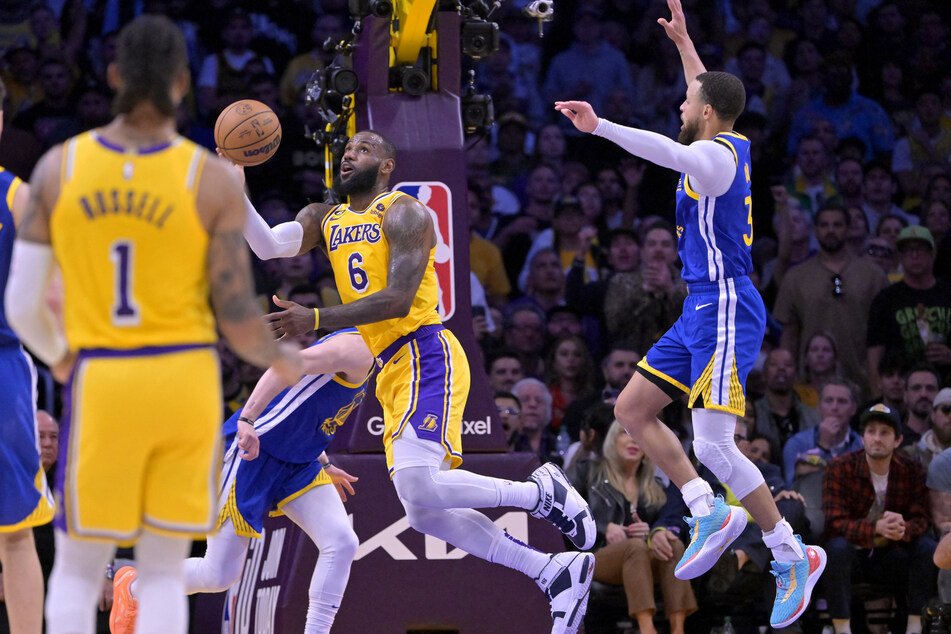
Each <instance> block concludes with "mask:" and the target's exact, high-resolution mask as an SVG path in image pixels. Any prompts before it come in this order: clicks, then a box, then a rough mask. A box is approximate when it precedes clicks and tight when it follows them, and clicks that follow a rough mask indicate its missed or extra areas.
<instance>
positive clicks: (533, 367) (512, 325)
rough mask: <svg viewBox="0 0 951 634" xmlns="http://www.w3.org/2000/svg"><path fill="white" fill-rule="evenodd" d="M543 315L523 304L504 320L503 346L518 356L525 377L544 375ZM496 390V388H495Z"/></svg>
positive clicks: (542, 312)
mask: <svg viewBox="0 0 951 634" xmlns="http://www.w3.org/2000/svg"><path fill="white" fill-rule="evenodd" d="M545 330H546V327H545V313H544V311H542V310H540V309H539V308H538V307H537V306H535V305H533V304H527V303H523V304H521V305H518V306H514V307H512V308H510V310H509V311H508V313H507V318H506V320H505V334H504V338H505V345H506V347H507V348H509V349H510V350H512V351H513V352H515V354H517V355H518V359H519V362H520V365H521V367H522V372H523V373H524V374H525V375H526V376H532V377H539V376H542V375H543V374H544V371H545V362H544V360H543V358H542V349H543V348H544V346H545ZM496 389H498V388H496Z"/></svg>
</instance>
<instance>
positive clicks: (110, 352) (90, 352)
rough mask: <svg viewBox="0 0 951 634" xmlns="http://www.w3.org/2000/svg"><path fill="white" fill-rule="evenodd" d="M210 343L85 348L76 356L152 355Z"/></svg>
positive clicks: (170, 352)
mask: <svg viewBox="0 0 951 634" xmlns="http://www.w3.org/2000/svg"><path fill="white" fill-rule="evenodd" d="M211 347H212V345H211V344H210V343H183V344H178V345H173V346H144V347H142V348H129V349H121V348H84V349H83V350H80V351H79V355H78V356H77V358H76V362H77V363H78V362H79V360H80V359H101V358H104V357H151V356H155V355H158V354H173V353H175V352H185V351H187V350H200V349H202V348H211Z"/></svg>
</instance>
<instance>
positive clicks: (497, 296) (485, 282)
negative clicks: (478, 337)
mask: <svg viewBox="0 0 951 634" xmlns="http://www.w3.org/2000/svg"><path fill="white" fill-rule="evenodd" d="M468 195H469V226H470V227H471V230H470V231H469V267H470V269H471V270H472V272H473V273H475V275H476V277H477V278H479V283H480V284H482V287H483V288H484V289H485V292H486V297H487V299H488V300H489V304H490V305H492V306H502V305H503V304H505V298H506V297H507V296H508V294H509V293H511V292H512V286H511V284H509V278H508V275H507V274H506V273H505V265H504V264H502V252H501V251H499V248H498V247H497V246H495V245H494V244H492V243H491V242H489V241H488V240H486V239H485V238H483V237H482V236H480V235H479V234H478V232H477V231H476V230H475V227H476V226H478V225H479V224H480V223H481V222H482V218H483V215H485V216H488V215H489V207H490V206H491V200H490V199H489V194H488V192H486V191H485V190H483V189H482V186H481V185H479V184H477V183H476V182H475V181H469V191H468Z"/></svg>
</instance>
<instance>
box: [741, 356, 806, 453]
mask: <svg viewBox="0 0 951 634" xmlns="http://www.w3.org/2000/svg"><path fill="white" fill-rule="evenodd" d="M763 375H764V379H765V381H766V393H765V394H764V395H763V397H762V398H761V399H759V400H757V401H755V402H754V403H753V405H754V407H755V408H756V433H757V434H759V435H761V436H763V437H765V438H766V439H768V440H769V445H770V453H771V455H772V456H773V457H774V458H775V459H776V463H777V464H778V463H779V459H780V457H781V456H782V455H783V446H785V445H786V441H788V440H789V439H790V437H792V436H793V435H794V434H796V433H798V432H800V431H802V430H804V429H809V428H811V427H815V426H816V425H818V424H819V414H818V412H816V410H815V409H813V408H812V407H809V406H808V405H805V404H804V403H803V402H802V400H800V398H799V395H798V394H796V390H794V389H793V386H794V385H795V383H796V360H795V358H794V357H793V355H792V353H791V352H789V351H788V350H784V349H783V348H776V349H775V350H772V351H770V353H769V354H768V355H767V356H766V363H765V364H764V365H763Z"/></svg>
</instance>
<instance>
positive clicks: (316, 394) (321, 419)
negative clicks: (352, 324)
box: [224, 328, 366, 463]
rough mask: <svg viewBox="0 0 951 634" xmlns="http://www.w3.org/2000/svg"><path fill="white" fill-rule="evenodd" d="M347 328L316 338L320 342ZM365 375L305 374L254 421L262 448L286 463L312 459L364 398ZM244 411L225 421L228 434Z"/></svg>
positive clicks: (350, 330) (319, 452)
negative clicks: (351, 380)
mask: <svg viewBox="0 0 951 634" xmlns="http://www.w3.org/2000/svg"><path fill="white" fill-rule="evenodd" d="M344 332H356V329H353V328H348V329H346V330H340V331H338V332H335V333H331V334H329V335H327V336H326V337H323V338H321V339H319V340H318V341H317V343H315V344H314V345H315V346H316V345H320V343H321V342H323V341H327V340H328V339H330V338H332V337H336V336H338V335H340V334H341V333H344ZM365 393H366V377H364V380H363V381H361V382H360V383H348V382H346V381H344V380H343V379H342V378H340V377H339V376H337V375H335V374H314V375H305V376H304V377H303V378H301V380H300V381H298V382H297V383H296V384H295V385H293V386H291V387H289V388H287V389H286V390H284V391H282V392H281V393H280V394H278V395H277V396H276V397H274V399H272V400H271V402H270V403H268V405H267V407H265V409H264V411H263V412H261V415H260V416H258V418H257V420H256V421H255V423H254V429H255V430H256V431H257V433H258V438H259V439H260V443H261V451H262V452H263V453H266V454H268V455H269V456H272V457H274V458H278V459H280V460H283V461H284V462H294V463H309V462H313V461H314V460H316V459H317V456H319V455H320V454H321V453H322V452H323V451H324V450H325V449H326V448H327V446H328V445H329V444H330V441H331V439H332V438H333V435H334V432H336V431H337V428H338V427H339V426H340V425H343V424H344V422H346V420H347V418H348V417H349V416H350V414H351V413H352V412H354V411H355V410H356V409H357V407H358V406H359V405H360V403H361V401H363V396H364V394H365ZM239 416H241V411H240V410H239V411H238V412H235V414H234V415H233V416H232V417H231V418H229V419H228V421H227V422H226V423H225V427H224V434H225V437H228V436H231V435H233V434H234V433H236V430H237V425H238V417H239Z"/></svg>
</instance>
